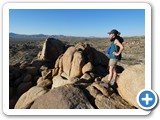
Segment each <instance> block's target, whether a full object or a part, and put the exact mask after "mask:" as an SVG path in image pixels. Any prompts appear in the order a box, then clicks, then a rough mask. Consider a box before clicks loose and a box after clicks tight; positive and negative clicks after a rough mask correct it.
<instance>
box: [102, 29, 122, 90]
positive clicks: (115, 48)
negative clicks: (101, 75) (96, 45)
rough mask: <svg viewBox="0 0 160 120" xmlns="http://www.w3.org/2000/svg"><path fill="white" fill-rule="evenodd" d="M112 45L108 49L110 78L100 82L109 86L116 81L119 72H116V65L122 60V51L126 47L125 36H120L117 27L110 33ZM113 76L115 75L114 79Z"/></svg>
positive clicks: (104, 85)
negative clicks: (124, 45)
mask: <svg viewBox="0 0 160 120" xmlns="http://www.w3.org/2000/svg"><path fill="white" fill-rule="evenodd" d="M108 34H109V37H110V41H111V46H110V48H109V49H108V50H107V52H108V54H109V57H110V60H109V76H108V80H106V81H105V82H102V83H100V85H101V86H103V87H106V88H108V87H109V85H111V86H112V85H114V82H115V81H116V77H117V72H116V65H117V62H118V60H121V53H122V51H123V49H124V47H123V45H122V42H123V38H122V37H120V36H119V35H120V32H118V31H117V30H116V29H113V30H111V31H110V32H109V33H108ZM113 76H115V78H114V80H113V81H111V80H112V79H113Z"/></svg>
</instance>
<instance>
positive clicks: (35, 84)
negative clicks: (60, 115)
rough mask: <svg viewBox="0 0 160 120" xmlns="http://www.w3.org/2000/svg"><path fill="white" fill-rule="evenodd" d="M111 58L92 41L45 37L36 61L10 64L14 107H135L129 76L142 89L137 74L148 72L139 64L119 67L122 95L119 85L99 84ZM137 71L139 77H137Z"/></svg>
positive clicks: (10, 87) (11, 103)
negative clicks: (90, 43) (66, 43)
mask: <svg viewBox="0 0 160 120" xmlns="http://www.w3.org/2000/svg"><path fill="white" fill-rule="evenodd" d="M108 60H109V59H108V57H107V56H106V55H104V54H103V53H101V52H99V51H97V50H96V49H94V48H93V47H91V46H90V45H89V44H86V43H77V44H75V45H68V46H67V47H66V45H65V44H63V43H62V42H61V41H59V40H57V39H54V38H53V39H52V38H49V39H47V40H46V41H45V43H44V45H43V49H42V52H41V53H40V54H38V59H34V60H32V62H28V61H22V62H20V63H17V64H15V65H12V66H10V71H9V72H10V74H9V78H10V79H9V99H10V100H9V102H10V103H9V104H10V108H16V109H27V108H32V109H59V108H60V109H93V108H96V109H130V108H134V107H132V106H131V105H133V106H136V105H135V104H132V102H130V101H129V100H128V99H127V96H125V95H124V94H126V95H129V94H128V93H129V92H130V91H129V92H128V93H126V92H127V89H131V92H133V93H134V92H135V91H134V89H135V88H133V87H134V86H132V85H129V82H128V81H127V80H128V78H129V80H131V81H132V80H133V82H132V83H133V85H134V84H135V83H136V84H135V86H136V87H138V89H139V88H140V87H139V86H140V84H141V82H138V81H136V80H135V79H134V78H136V79H137V78H138V79H137V80H139V79H142V76H143V75H144V72H142V71H141V72H140V71H139V69H138V67H137V68H136V70H135V69H132V67H131V69H130V68H129V69H128V68H127V69H125V70H124V69H123V67H121V66H118V67H117V72H118V75H120V78H119V79H118V82H117V84H118V91H119V94H120V95H121V96H122V97H121V96H119V94H118V92H117V87H113V86H112V87H111V86H110V87H109V88H108V89H106V88H104V87H102V86H100V85H99V83H100V82H101V81H105V80H106V79H107V76H108V73H109V71H108V68H107V66H108ZM123 70H124V73H122V71H123ZM125 71H127V72H125ZM135 71H136V72H135ZM130 73H131V74H130ZM136 75H138V76H139V77H134V76H136ZM126 76H127V77H126ZM140 76H141V77H140ZM139 81H140V80H139ZM123 82H124V83H123ZM115 85H116V83H115ZM125 85H127V86H125ZM132 90H133V91H132ZM135 94H136V93H135ZM131 97H132V96H131ZM17 101H18V102H17ZM128 102H129V103H130V104H129V103H128ZM15 104H16V105H15ZM136 107H138V106H136Z"/></svg>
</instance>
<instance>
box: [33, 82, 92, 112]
mask: <svg viewBox="0 0 160 120" xmlns="http://www.w3.org/2000/svg"><path fill="white" fill-rule="evenodd" d="M31 109H93V107H92V105H91V104H90V103H89V101H88V99H87V98H86V97H85V95H84V93H83V92H82V91H81V90H80V89H79V88H77V87H75V86H73V85H65V86H61V87H58V88H56V89H53V90H50V91H49V92H48V93H46V94H44V95H43V96H41V97H39V98H38V99H36V100H35V102H34V103H33V105H32V106H31Z"/></svg>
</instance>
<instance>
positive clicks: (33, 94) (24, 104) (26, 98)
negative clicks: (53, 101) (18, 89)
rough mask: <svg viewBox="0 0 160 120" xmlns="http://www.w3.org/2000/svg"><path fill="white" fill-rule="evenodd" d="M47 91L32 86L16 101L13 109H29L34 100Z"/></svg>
mask: <svg viewBox="0 0 160 120" xmlns="http://www.w3.org/2000/svg"><path fill="white" fill-rule="evenodd" d="M46 92H47V90H45V89H44V88H42V87H38V86H34V87H32V88H31V89H29V90H28V91H27V92H25V93H24V94H23V95H22V96H21V97H20V98H19V100H18V101H17V103H16V105H15V109H27V108H30V106H31V105H32V103H33V102H34V100H36V99H37V98H38V97H40V96H41V95H43V94H45V93H46Z"/></svg>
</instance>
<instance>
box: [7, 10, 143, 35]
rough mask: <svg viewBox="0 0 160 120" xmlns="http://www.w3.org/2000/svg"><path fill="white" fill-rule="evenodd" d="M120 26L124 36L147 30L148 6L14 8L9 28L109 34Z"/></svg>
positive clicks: (11, 12) (27, 32)
mask: <svg viewBox="0 0 160 120" xmlns="http://www.w3.org/2000/svg"><path fill="white" fill-rule="evenodd" d="M111 29H117V30H119V31H120V32H121V35H122V36H141V35H144V34H145V10H144V9H88V10H87V9H11V10H10V13H9V32H14V33H18V34H47V35H69V36H70V35H71V36H84V37H90V36H96V37H108V34H107V32H109V31H110V30H111Z"/></svg>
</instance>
